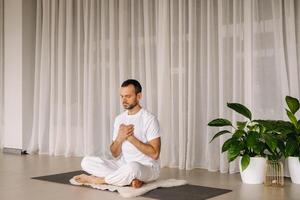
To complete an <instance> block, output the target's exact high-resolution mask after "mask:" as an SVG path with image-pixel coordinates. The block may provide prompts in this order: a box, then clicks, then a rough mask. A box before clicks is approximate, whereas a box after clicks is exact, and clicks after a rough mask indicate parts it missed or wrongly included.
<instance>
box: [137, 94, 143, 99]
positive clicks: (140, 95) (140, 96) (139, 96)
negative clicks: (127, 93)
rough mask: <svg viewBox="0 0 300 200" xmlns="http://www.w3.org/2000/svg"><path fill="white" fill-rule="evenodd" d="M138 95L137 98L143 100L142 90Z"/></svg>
mask: <svg viewBox="0 0 300 200" xmlns="http://www.w3.org/2000/svg"><path fill="white" fill-rule="evenodd" d="M136 96H137V99H138V100H141V99H142V96H143V95H142V93H141V92H139V93H137V95H136Z"/></svg>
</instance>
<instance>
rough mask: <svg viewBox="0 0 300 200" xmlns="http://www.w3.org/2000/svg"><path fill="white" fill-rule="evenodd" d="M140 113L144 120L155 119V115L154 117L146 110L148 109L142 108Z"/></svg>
mask: <svg viewBox="0 0 300 200" xmlns="http://www.w3.org/2000/svg"><path fill="white" fill-rule="evenodd" d="M142 115H143V118H144V119H145V120H155V119H157V117H156V116H155V115H154V114H153V113H152V112H150V111H148V110H147V109H145V108H143V113H142Z"/></svg>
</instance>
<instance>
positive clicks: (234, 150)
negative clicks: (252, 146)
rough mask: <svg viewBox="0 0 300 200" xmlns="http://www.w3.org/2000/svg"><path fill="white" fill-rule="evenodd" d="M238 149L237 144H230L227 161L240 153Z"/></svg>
mask: <svg viewBox="0 0 300 200" xmlns="http://www.w3.org/2000/svg"><path fill="white" fill-rule="evenodd" d="M240 151H241V149H240V148H239V146H238V145H237V146H235V145H232V144H231V146H230V148H229V149H228V160H229V162H231V161H233V160H235V159H236V158H237V157H238V156H239V155H240Z"/></svg>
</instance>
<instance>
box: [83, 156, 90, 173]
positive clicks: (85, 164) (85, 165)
mask: <svg viewBox="0 0 300 200" xmlns="http://www.w3.org/2000/svg"><path fill="white" fill-rule="evenodd" d="M91 160H92V159H91V157H88V156H87V157H84V158H83V159H82V161H81V168H82V169H83V170H84V171H85V170H86V169H88V168H89V166H90V165H91Z"/></svg>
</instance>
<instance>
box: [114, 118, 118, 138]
mask: <svg viewBox="0 0 300 200" xmlns="http://www.w3.org/2000/svg"><path fill="white" fill-rule="evenodd" d="M118 130H119V123H118V122H117V119H115V122H114V130H113V141H115V140H116V139H117V137H118Z"/></svg>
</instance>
